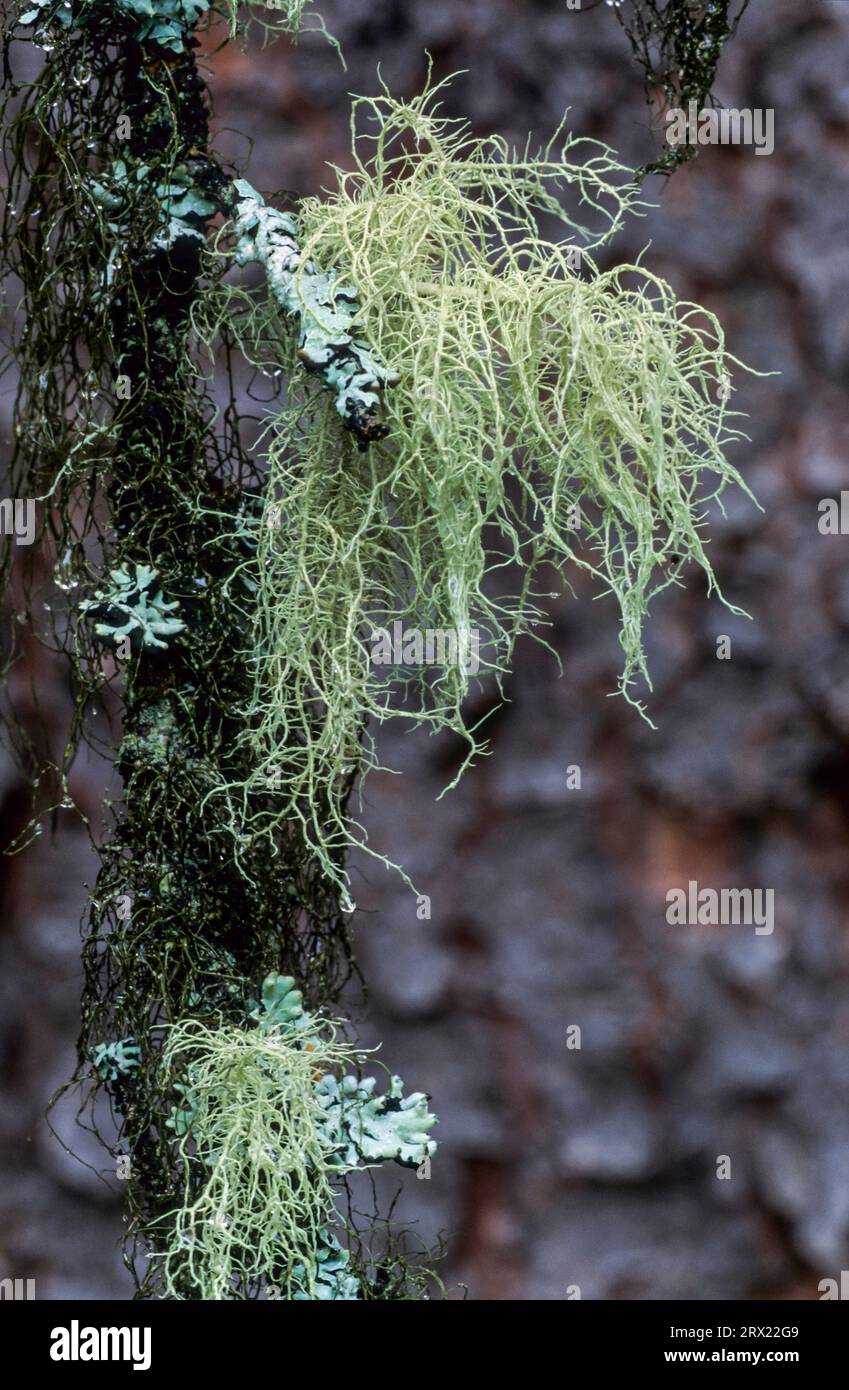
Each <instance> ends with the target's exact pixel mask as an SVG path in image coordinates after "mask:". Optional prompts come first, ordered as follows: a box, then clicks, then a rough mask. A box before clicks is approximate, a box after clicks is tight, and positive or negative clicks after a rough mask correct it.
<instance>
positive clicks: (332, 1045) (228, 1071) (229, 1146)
mask: <svg viewBox="0 0 849 1390" xmlns="http://www.w3.org/2000/svg"><path fill="white" fill-rule="evenodd" d="M354 1060H355V1059H354V1057H353V1056H352V1054H351V1051H350V1049H349V1048H347V1047H345V1046H343V1045H342V1044H341V1043H337V1042H336V1041H335V1039H334V1037H333V1034H332V1031H330V1030H329V1029H327V1028H326V1027H325V1028H324V1029H323V1030H322V1029H319V1028H316V1030H315V1031H314V1034H313V1035H312V1036H311V1038H310V1046H309V1048H307V1047H304V1046H302V1045H301V1043H300V1041H299V1040H298V1038H297V1037H295V1036H293V1035H292V1034H290V1033H289V1032H287V1031H285V1030H283V1031H281V1030H262V1029H259V1028H253V1029H249V1030H246V1029H241V1028H237V1027H233V1026H227V1025H226V1024H221V1023H218V1024H214V1025H212V1026H209V1025H207V1024H205V1023H203V1022H201V1021H200V1020H198V1019H185V1020H183V1021H181V1022H179V1023H177V1024H175V1025H174V1026H173V1028H171V1029H170V1030H169V1033H168V1036H167V1041H166V1045H165V1049H164V1052H163V1071H164V1075H165V1076H166V1078H167V1077H169V1076H170V1077H171V1079H172V1082H173V1081H174V1079H175V1078H179V1077H182V1078H183V1080H182V1081H179V1082H178V1083H177V1084H178V1085H179V1086H180V1087H181V1089H182V1091H183V1095H184V1101H183V1104H182V1105H181V1107H180V1108H179V1109H178V1110H176V1111H175V1113H174V1116H173V1128H174V1131H175V1136H176V1137H175V1143H177V1145H178V1146H179V1149H180V1152H181V1154H182V1156H183V1160H184V1164H185V1200H184V1204H183V1205H182V1206H181V1207H179V1208H178V1209H177V1210H175V1211H173V1212H170V1213H169V1214H168V1215H167V1217H166V1218H165V1219H164V1221H163V1235H164V1236H167V1246H166V1247H165V1248H158V1249H155V1250H154V1251H153V1258H154V1259H155V1261H156V1262H157V1264H158V1265H160V1267H161V1278H162V1283H163V1296H164V1297H166V1298H179V1297H180V1296H181V1294H180V1290H181V1289H183V1288H185V1287H187V1286H188V1287H191V1288H194V1289H196V1290H197V1293H196V1295H195V1296H196V1297H198V1298H201V1299H204V1300H205V1299H225V1298H228V1297H231V1296H232V1292H233V1290H234V1288H235V1285H236V1282H237V1281H239V1282H240V1283H241V1285H242V1287H250V1286H252V1285H255V1284H256V1283H257V1282H258V1281H259V1280H260V1279H261V1278H263V1277H265V1278H266V1279H268V1280H269V1281H270V1282H271V1283H272V1284H273V1285H275V1286H278V1287H280V1286H282V1287H284V1288H286V1290H287V1293H286V1297H291V1296H292V1286H293V1282H295V1280H296V1274H295V1271H296V1268H297V1267H298V1266H301V1267H302V1269H305V1270H311V1269H312V1268H313V1267H314V1264H315V1253H316V1250H317V1249H318V1247H319V1244H320V1239H321V1232H322V1230H323V1229H324V1228H325V1227H327V1226H328V1225H330V1224H332V1222H333V1219H334V1198H333V1190H332V1188H331V1185H330V1175H331V1170H332V1152H331V1148H330V1144H329V1142H328V1141H327V1140H326V1139H324V1138H323V1136H322V1132H321V1130H320V1128H319V1122H320V1119H321V1115H322V1111H321V1106H320V1104H319V1101H318V1098H317V1095H316V1081H317V1079H318V1077H319V1076H320V1075H322V1074H323V1073H324V1072H325V1071H326V1070H328V1069H329V1068H333V1067H336V1066H340V1065H343V1064H345V1063H350V1062H352V1061H354ZM309 1296H310V1297H314V1296H315V1295H314V1292H312V1291H311V1292H310V1295H309Z"/></svg>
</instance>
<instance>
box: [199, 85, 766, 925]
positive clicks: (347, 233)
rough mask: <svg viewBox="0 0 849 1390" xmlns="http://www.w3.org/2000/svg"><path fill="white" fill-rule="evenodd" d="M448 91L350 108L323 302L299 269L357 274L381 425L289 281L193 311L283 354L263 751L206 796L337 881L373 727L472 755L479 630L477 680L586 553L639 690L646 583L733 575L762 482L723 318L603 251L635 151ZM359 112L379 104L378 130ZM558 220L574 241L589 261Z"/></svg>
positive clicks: (631, 201) (323, 217) (266, 566)
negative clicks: (310, 341)
mask: <svg viewBox="0 0 849 1390" xmlns="http://www.w3.org/2000/svg"><path fill="white" fill-rule="evenodd" d="M438 91H439V89H438V88H437V89H436V90H426V91H425V92H424V93H423V94H422V95H421V96H420V97H419V98H417V99H415V100H413V101H411V102H403V101H396V100H394V99H393V98H392V97H391V96H390V95H389V94H388V93H386V94H385V95H383V96H381V97H378V98H368V99H365V98H363V99H360V100H359V101H357V102H356V103H355V108H354V120H353V130H354V144H353V152H354V167H353V170H352V171H351V172H342V171H340V170H337V171H335V186H334V187H333V188H332V189H331V191H330V192H329V193H328V195H327V196H326V197H325V198H324V199H317V198H310V199H306V200H304V201H303V202H302V203H301V205H300V207H299V211H298V218H297V222H298V231H299V237H300V249H301V264H300V267H299V268H298V270H297V271H296V273H295V277H294V279H295V285H294V292H295V293H299V294H300V296H301V301H302V304H303V305H304V310H303V312H304V314H308V313H310V312H313V313H315V314H316V316H317V318H318V320H319V323H320V322H321V311H320V309H312V310H311V309H310V306H309V297H308V285H309V282H308V275H309V274H310V273H311V272H310V271H308V270H307V267H311V266H316V267H319V268H322V267H343V268H344V273H345V275H347V276H349V277H350V280H351V281H352V282H353V284H355V285H356V287H357V293H358V297H359V304H360V311H359V314H358V317H357V331H359V332H362V334H363V335H364V337H365V339H366V340H367V341H368V343H369V344H370V345H371V347H372V350H373V352H375V353H376V354H378V355H379V360H380V361H381V362H385V363H387V364H389V366H390V367H391V369H392V371H393V372H394V373H395V374H396V375H397V384H395V385H393V386H392V389H391V390H388V391H387V392H386V393H385V396H384V399H383V415H384V420H385V424H386V430H387V435H386V438H385V439H384V440H383V441H382V442H380V443H376V444H374V445H373V446H372V448H371V449H370V450H369V452H368V454H367V455H364V454H362V453H360V452H359V451H358V450H357V449H356V448H355V447H352V445H351V443H350V442H349V441H348V440H347V439H346V437H345V434H344V431H343V430H341V429H340V427H339V419H338V415H337V413H336V412H335V411H334V410H333V408H332V406H331V405H330V404H329V403H328V402H327V400H326V398H325V397H324V396H323V395H322V394H321V393H319V392H318V391H316V390H314V389H311V387H310V384H309V382H308V381H307V380H306V379H304V378H303V377H300V378H299V376H298V373H297V359H296V357H295V355H294V347H293V344H292V341H291V336H290V335H289V333H288V329H287V326H286V323H285V321H284V320H282V319H281V317H280V315H279V311H278V309H277V306H275V304H274V302H273V301H270V300H262V301H257V300H256V299H255V298H254V297H252V295H251V294H250V293H249V292H248V291H247V290H245V289H243V288H239V287H228V288H227V289H226V290H222V291H221V292H220V293H219V295H218V298H217V299H216V296H215V295H212V296H209V297H207V298H206V299H205V300H204V301H202V302H200V303H199V304H198V305H197V306H196V309H195V312H194V322H195V326H196V328H197V329H198V331H199V332H200V334H201V336H202V337H204V338H205V339H207V340H211V339H212V338H213V337H214V334H215V332H216V331H217V329H218V326H219V325H220V323H221V322H222V321H227V322H228V323H230V324H231V326H232V327H233V329H234V331H235V332H236V334H237V335H238V336H239V338H240V341H241V342H242V346H243V349H244V351H245V352H246V354H247V355H248V356H252V357H253V360H255V361H257V362H261V361H269V360H274V358H275V352H276V360H277V361H278V363H280V364H282V365H284V366H285V368H286V369H287V372H288V373H289V379H290V398H289V402H288V404H287V405H286V406H285V408H283V409H282V410H280V411H279V412H278V413H277V414H276V415H274V417H273V418H271V419H270V420H269V422H268V424H267V427H266V429H267V448H268V456H269V463H270V474H269V482H268V486H267V489H266V500H265V504H264V510H263V514H262V521H261V525H260V527H259V530H258V536H257V567H256V571H255V582H256V584H257V586H258V595H259V598H258V604H257V608H256V610H255V611H256V614H257V622H256V625H255V628H254V632H253V637H252V642H251V645H250V647H249V648H248V649H247V650H246V660H247V661H248V662H249V664H250V668H251V671H252V675H253V696H252V700H251V703H250V705H249V706H248V707H247V709H246V711H245V714H246V724H245V728H244V729H243V733H242V738H243V740H244V741H245V743H246V744H247V745H248V746H249V747H250V750H251V758H252V761H253V766H254V771H253V774H252V777H251V778H250V779H249V781H248V783H247V784H246V786H243V787H240V786H238V785H237V784H232V785H231V786H229V787H224V788H222V789H220V790H219V791H218V792H216V793H213V795H212V797H211V801H210V804H213V803H214V802H215V800H216V799H217V798H219V797H224V798H225V799H227V800H228V802H229V805H230V807H231V815H232V817H233V820H234V822H235V823H238V824H239V826H240V827H241V828H242V831H243V833H244V834H245V835H246V837H247V838H248V843H251V844H254V843H256V841H257V840H261V838H262V837H263V836H264V835H269V834H271V835H273V834H274V833H276V831H277V829H278V827H279V826H280V825H281V824H289V825H291V824H293V823H295V824H297V825H298V826H299V828H300V833H302V834H303V836H304V838H305V840H306V841H307V843H308V844H310V846H311V847H312V849H313V851H314V852H315V854H316V856H317V859H318V860H319V862H320V863H321V865H322V868H323V870H324V872H325V873H326V875H327V876H328V878H329V879H330V880H331V881H332V882H334V883H335V884H336V885H337V887H338V888H339V889H340V890H341V891H342V892H344V893H347V879H346V876H345V872H344V869H340V857H341V856H342V855H343V854H344V851H345V850H346V848H347V847H348V846H349V845H350V844H351V843H353V842H358V843H361V844H364V845H365V848H366V849H367V850H368V846H367V845H366V844H365V837H364V833H363V831H362V827H361V826H360V825H359V823H358V821H357V819H356V817H355V816H354V815H352V814H349V812H348V810H347V809H346V808H347V801H348V796H349V791H350V786H351V781H352V778H353V777H354V776H355V775H356V773H357V772H358V771H359V770H360V769H363V770H366V771H367V770H368V768H369V767H372V766H374V765H376V761H377V755H376V750H375V744H374V739H373V732H374V728H375V727H376V726H377V725H379V724H380V723H382V722H385V721H386V720H388V719H392V718H396V717H397V718H401V719H404V720H407V721H414V722H417V723H419V724H421V725H424V726H425V727H427V728H428V729H430V730H432V731H436V730H439V729H446V728H447V729H453V730H455V731H456V732H458V733H460V734H462V736H463V737H464V738H465V740H466V743H467V748H468V754H467V758H466V762H465V763H464V766H465V765H466V764H467V763H468V761H469V760H470V759H471V758H472V757H473V756H474V754H475V753H476V752H478V751H480V750H481V749H482V748H483V747H484V746H485V745H484V744H483V742H482V740H481V738H480V737H479V736H478V733H477V731H476V730H475V729H473V728H468V727H467V725H466V723H465V722H464V718H463V711H462V704H463V701H464V698H465V697H466V695H467V693H468V691H469V687H470V683H471V680H472V674H471V668H470V663H469V662H468V660H467V659H466V658H467V656H468V652H469V648H470V643H471V640H472V638H473V637H474V639H475V642H476V646H477V650H478V651H479V653H480V672H481V675H483V676H485V675H487V674H488V675H489V676H491V677H492V678H493V679H494V680H495V681H496V682H499V681H500V679H501V676H502V674H503V672H504V671H505V670H506V669H507V668H508V665H509V661H510V657H511V653H512V649H513V645H514V643H515V641H516V638H517V637H518V636H519V635H520V634H522V633H531V634H534V635H537V636H539V628H540V626H541V624H542V623H543V621H544V613H543V610H542V609H541V607H540V603H539V597H540V595H539V586H540V583H541V577H542V574H543V572H544V571H547V583H548V585H549V586H550V582H551V574H552V571H555V572H559V573H560V574H561V575H562V576H563V577H564V580H565V581H566V582H568V574H569V570H570V567H577V568H580V569H583V570H585V571H588V572H589V574H590V575H591V576H592V578H593V579H594V580H595V581H596V582H597V588H598V592H599V594H604V593H607V594H609V595H611V596H612V597H613V599H614V600H615V602H616V604H617V605H618V609H619V615H620V625H621V632H620V640H621V644H622V649H623V654H624V661H623V669H622V674H621V678H620V689H621V690H622V692H623V693H624V694H625V695H626V697H627V698H629V699H631V700H633V701H635V702H637V703H638V701H637V696H636V694H635V693H634V690H633V686H634V684H635V682H636V680H637V678H638V677H642V678H644V679H645V680H646V681H648V671H647V668H646V662H645V657H644V649H643V640H642V632H643V623H644V619H645V615H646V611H647V608H648V605H649V603H650V600H651V599H652V597H653V596H654V595H656V594H657V593H658V592H660V591H661V590H662V589H664V588H666V587H667V586H668V585H670V584H674V583H676V582H677V580H678V574H679V570H680V568H681V566H682V564H684V563H686V562H687V561H695V562H696V563H697V564H698V565H699V566H700V567H701V568H702V570H703V571H704V574H705V577H706V582H707V588H708V591H709V592H710V591H711V590H715V589H716V581H715V579H714V576H713V572H712V569H711V566H710V562H709V560H708V557H707V553H706V549H705V544H706V541H705V537H704V526H705V521H706V515H707V511H708V508H709V506H710V504H711V503H712V502H714V501H717V500H718V499H720V498H721V494H722V492H723V490H724V489H725V488H726V487H727V486H728V485H729V484H731V483H734V484H737V485H738V486H741V487H744V489H745V485H744V484H743V483H742V480H741V478H740V476H739V474H738V473H737V471H736V469H735V468H734V467H733V466H732V465H731V464H730V463H729V462H728V460H727V459H726V456H725V451H726V448H727V446H728V445H729V443H731V442H732V441H733V440H735V439H736V438H739V437H740V435H739V431H737V430H735V429H734V428H733V425H732V419H733V415H732V413H731V412H729V410H728V408H727V398H728V389H727V383H728V382H729V380H730V375H731V371H732V368H733V367H735V366H739V365H740V364H738V363H737V362H736V360H735V359H734V358H733V357H731V356H730V355H729V354H728V352H727V351H726V347H725V342H724V337H723V333H722V329H721V327H720V325H719V323H718V322H717V320H716V319H715V317H714V316H713V315H712V314H710V313H708V312H707V311H706V310H703V309H700V308H699V307H698V306H697V305H692V304H688V303H683V302H679V301H678V300H677V299H676V297H675V295H674V294H673V291H672V290H671V288H670V287H669V285H667V284H666V283H665V282H664V281H662V280H661V279H659V278H658V277H657V276H655V275H653V274H651V273H650V272H649V271H648V270H646V269H645V268H644V267H642V266H636V265H625V266H620V267H618V268H617V269H615V270H607V271H602V270H600V269H599V268H598V266H597V264H596V262H595V260H594V258H593V255H592V252H593V250H595V249H597V248H598V246H599V245H601V244H602V243H604V242H605V241H607V240H608V239H609V238H610V237H611V236H612V235H613V234H614V233H615V232H616V230H617V229H618V227H619V226H620V224H621V220H622V218H623V216H624V215H625V214H626V213H627V212H628V211H634V210H637V209H638V207H639V204H638V203H637V201H636V192H635V189H634V186H633V183H632V182H631V181H630V178H629V171H627V170H625V169H623V167H622V166H621V165H620V164H618V162H617V161H616V160H615V158H614V156H613V155H612V153H611V152H610V151H609V150H607V149H606V148H605V147H604V146H601V145H599V144H597V143H596V142H594V141H587V140H576V139H573V138H571V137H565V136H563V135H562V132H558V135H557V137H556V139H555V141H553V142H552V143H551V144H550V145H549V146H548V147H547V148H546V149H545V150H543V151H542V152H540V153H539V154H533V153H531V152H530V151H529V150H527V149H526V150H524V151H521V152H516V151H513V150H511V149H509V148H508V147H507V146H506V144H505V143H504V142H503V141H501V140H500V139H498V138H489V139H485V140H480V139H476V138H473V137H472V136H471V134H470V133H469V130H468V127H467V126H466V125H465V124H464V123H463V122H458V121H454V120H449V119H447V118H445V117H443V116H442V115H440V114H439V109H438V106H437V102H436V97H437V93H438ZM358 117H368V118H370V126H369V127H368V128H367V130H366V133H365V134H363V135H358V134H357V131H358V125H357V119H358ZM558 142H559V143H558ZM543 217H547V218H549V219H554V220H556V223H559V225H560V228H561V231H564V232H565V233H566V235H567V236H568V237H569V239H570V240H571V241H573V242H574V241H577V242H578V243H579V245H580V247H581V256H580V262H581V270H580V273H579V272H577V271H576V269H575V258H574V248H573V247H570V246H568V245H566V244H565V243H564V241H561V240H553V239H548V238H546V237H544V236H543V235H542V233H541V231H540V219H541V218H543ZM223 246H224V249H225V250H226V246H227V243H226V241H225V242H224V243H223ZM275 342H276V344H277V346H276V349H275V346H274V344H275ZM720 505H721V502H720ZM393 623H400V625H401V627H402V628H403V629H404V630H413V631H418V632H419V633H422V632H432V631H437V632H440V631H441V632H444V631H448V632H450V633H453V634H454V636H455V639H456V640H455V643H454V654H455V659H453V660H451V661H449V662H447V663H446V664H445V665H443V666H442V667H440V668H438V669H436V670H429V669H427V668H424V667H419V668H418V670H412V671H411V670H406V671H405V672H403V673H401V672H399V671H398V669H397V667H396V668H394V669H391V668H390V669H387V668H386V667H384V666H380V665H378V664H376V662H375V661H374V659H373V658H374V652H375V647H374V639H375V635H376V634H380V633H384V632H385V631H386V629H387V628H389V627H390V626H391V625H392V624H393ZM401 696H404V697H405V698H400V697H401ZM368 721H371V723H370V725H369V724H368ZM455 780H456V779H455ZM260 786H263V787H266V788H271V789H273V790H274V791H275V796H274V799H273V802H272V806H271V810H270V812H269V811H268V810H267V809H266V808H265V807H263V808H261V809H260V810H259V811H258V812H257V813H254V814H252V813H251V812H250V811H249V809H248V807H247V805H246V802H245V796H246V795H248V794H250V793H251V792H255V791H256V789H257V788H258V787H260ZM345 901H346V905H348V906H350V905H351V904H350V902H349V901H348V900H347V898H346V899H345Z"/></svg>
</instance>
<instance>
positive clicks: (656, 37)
mask: <svg viewBox="0 0 849 1390" xmlns="http://www.w3.org/2000/svg"><path fill="white" fill-rule="evenodd" d="M748 5H749V0H624V4H623V3H622V0H616V14H617V17H618V19H619V22H620V23H621V25H622V27H623V28H624V30H625V33H626V34H627V36H628V41H629V43H630V45H631V49H632V51H633V54H634V57H635V58H636V60H637V62H638V63H639V65H640V67H641V68H642V69H643V72H644V73H645V76H646V93H647V96H648V99H649V102H650V103H654V100H655V96H656V94H657V92H658V90H659V91H660V93H661V94H662V101H661V105H660V110H659V111H658V113H657V114H658V115H659V116H660V117H661V119H662V118H663V116H664V115H665V113H666V111H668V110H670V109H672V108H674V107H677V108H680V109H682V110H685V111H686V110H687V109H688V106H689V103H690V102H691V101H694V102H695V103H696V106H697V108H698V109H699V110H701V109H702V108H703V107H704V106H705V104H706V103H708V102H711V103H712V102H713V97H712V94H711V88H712V87H713V84H714V81H715V78H716V71H717V68H718V67H719V60H720V58H721V57H722V50H723V48H724V46H725V44H726V43H727V41H728V40H729V39H730V38H731V37H732V36H733V35H734V33H735V32H736V30H737V26H738V24H739V23H740V20H741V19H742V18H743V15H744V13H745V12H746V10H747V8H748ZM697 151H698V146H696V145H688V144H679V145H676V146H674V147H672V148H670V149H666V150H665V151H664V153H663V154H662V155H661V156H660V158H659V159H657V160H655V161H654V163H652V164H649V165H647V166H646V168H645V169H643V170H641V173H642V174H672V173H674V171H675V170H676V169H677V168H679V167H680V165H682V164H684V163H685V162H686V161H687V160H688V159H692V158H693V157H694V155H695V154H696V153H697Z"/></svg>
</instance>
